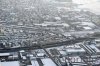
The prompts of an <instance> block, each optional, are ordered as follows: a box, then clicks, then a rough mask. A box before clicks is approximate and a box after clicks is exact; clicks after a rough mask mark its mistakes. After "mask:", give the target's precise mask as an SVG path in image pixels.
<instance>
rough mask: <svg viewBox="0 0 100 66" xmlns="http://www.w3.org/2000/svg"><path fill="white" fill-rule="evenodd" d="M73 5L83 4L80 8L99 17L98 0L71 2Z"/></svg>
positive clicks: (99, 7) (99, 1) (99, 0)
mask: <svg viewBox="0 0 100 66" xmlns="http://www.w3.org/2000/svg"><path fill="white" fill-rule="evenodd" d="M73 1H74V2H75V3H78V4H83V5H81V8H87V9H89V10H90V11H92V12H94V13H96V14H99V15H100V11H99V10H100V0H73Z"/></svg>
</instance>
